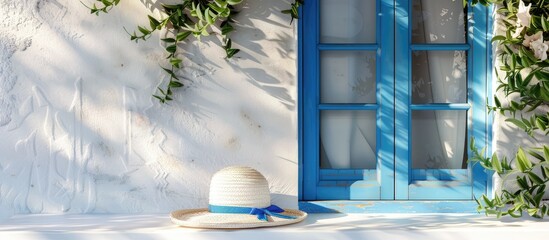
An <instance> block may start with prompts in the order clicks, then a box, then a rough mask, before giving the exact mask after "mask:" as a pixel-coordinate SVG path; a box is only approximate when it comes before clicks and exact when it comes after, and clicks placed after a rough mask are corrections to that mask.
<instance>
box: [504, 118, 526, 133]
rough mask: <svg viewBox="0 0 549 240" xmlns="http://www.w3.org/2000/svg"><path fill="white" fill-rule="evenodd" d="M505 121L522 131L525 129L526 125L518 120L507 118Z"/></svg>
mask: <svg viewBox="0 0 549 240" xmlns="http://www.w3.org/2000/svg"><path fill="white" fill-rule="evenodd" d="M505 121H506V122H510V123H512V124H514V125H515V126H517V127H519V128H520V129H522V130H526V128H527V127H526V125H525V124H524V123H523V122H522V121H520V120H518V119H514V118H508V119H505Z"/></svg>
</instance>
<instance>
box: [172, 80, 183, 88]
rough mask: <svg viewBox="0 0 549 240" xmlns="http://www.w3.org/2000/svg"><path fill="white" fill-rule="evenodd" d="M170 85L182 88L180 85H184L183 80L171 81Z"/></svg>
mask: <svg viewBox="0 0 549 240" xmlns="http://www.w3.org/2000/svg"><path fill="white" fill-rule="evenodd" d="M169 86H170V87H173V88H180V87H183V86H184V85H183V83H181V82H177V81H171V82H170V85H169Z"/></svg>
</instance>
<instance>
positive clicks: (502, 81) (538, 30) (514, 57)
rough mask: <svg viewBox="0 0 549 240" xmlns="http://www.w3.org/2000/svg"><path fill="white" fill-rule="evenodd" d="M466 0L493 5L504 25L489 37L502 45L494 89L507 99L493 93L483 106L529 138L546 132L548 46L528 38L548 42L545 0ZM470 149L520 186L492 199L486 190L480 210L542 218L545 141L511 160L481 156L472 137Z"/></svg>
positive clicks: (548, 156)
mask: <svg viewBox="0 0 549 240" xmlns="http://www.w3.org/2000/svg"><path fill="white" fill-rule="evenodd" d="M471 3H472V4H477V3H480V4H483V5H486V6H489V5H492V4H495V5H496V6H497V7H496V9H497V13H498V14H500V15H501V16H502V17H503V18H502V19H501V22H502V23H503V26H504V29H506V30H505V33H504V34H502V35H497V36H494V37H493V38H492V42H493V43H496V44H497V46H498V48H499V49H501V53H499V54H498V56H497V58H498V60H499V62H500V63H501V64H500V65H501V67H500V69H499V71H496V76H497V78H498V87H497V89H496V91H499V92H502V93H503V97H504V98H505V100H506V101H503V99H500V98H499V97H498V96H496V95H494V105H493V106H488V111H489V112H494V113H497V114H501V115H502V116H505V118H506V120H505V121H506V122H508V123H510V124H513V125H514V126H516V127H518V128H519V129H521V130H523V131H524V132H526V133H527V134H528V135H529V136H530V137H534V134H535V133H536V132H538V133H541V134H544V135H548V134H549V112H548V109H549V60H548V59H547V58H546V56H545V59H544V56H543V54H547V49H546V50H545V51H543V48H541V50H540V48H536V47H535V46H533V45H532V44H530V42H531V41H527V39H529V40H532V38H533V37H534V35H536V34H538V35H537V36H536V37H538V39H539V41H538V44H539V43H540V42H541V44H549V42H543V41H541V40H542V39H541V38H543V39H546V40H549V1H545V0H524V1H522V4H523V5H522V10H521V6H520V5H521V0H472V2H471ZM464 4H466V1H464ZM526 6H530V8H529V11H525V10H524V9H527V8H526ZM521 11H522V12H521ZM525 13H528V14H527V15H529V17H528V18H523V19H529V22H525V23H523V22H522V21H520V22H519V15H521V16H525ZM538 46H542V45H538ZM542 47H543V46H542ZM498 72H499V73H498ZM504 102H505V103H504ZM470 149H471V151H472V153H473V156H472V157H471V158H470V159H469V161H471V162H473V163H479V164H480V165H481V166H482V167H484V168H485V169H487V170H492V171H494V172H495V173H496V174H498V175H499V176H501V177H502V179H503V182H504V183H506V182H510V181H515V182H516V183H517V185H518V187H519V188H518V190H516V191H514V192H510V191H509V190H502V191H501V193H499V194H496V195H495V196H494V197H493V198H492V199H490V198H489V197H487V196H486V195H483V196H482V197H481V198H480V199H475V200H476V201H477V204H478V208H477V210H478V211H479V212H480V211H483V212H485V213H486V214H487V215H496V216H497V217H501V216H505V215H509V216H512V217H521V216H522V215H523V213H524V212H526V213H527V214H528V215H530V216H532V217H536V218H543V217H544V216H546V215H548V214H549V204H548V203H547V202H544V201H543V195H544V194H545V188H546V185H547V182H548V181H549V147H548V145H545V144H542V146H540V147H537V148H533V149H531V150H528V151H525V150H524V149H523V148H522V147H519V149H518V151H517V152H516V154H515V156H514V157H513V159H511V160H509V159H508V158H507V157H505V156H503V157H498V156H497V155H496V154H493V155H492V156H491V157H486V156H485V148H483V149H482V150H479V149H478V148H477V146H475V143H474V139H473V140H472V141H471V145H470ZM530 159H532V160H530ZM511 162H513V163H514V164H512V163H511ZM511 176H514V177H511ZM510 178H511V179H510Z"/></svg>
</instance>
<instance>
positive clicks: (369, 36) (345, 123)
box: [320, 0, 376, 169]
mask: <svg viewBox="0 0 549 240" xmlns="http://www.w3.org/2000/svg"><path fill="white" fill-rule="evenodd" d="M320 3H321V10H320V11H321V12H320V16H321V20H320V22H321V31H320V32H321V36H320V41H321V42H323V43H375V41H376V40H375V39H376V32H375V31H376V27H375V26H376V22H375V19H376V12H375V11H376V10H375V9H376V7H375V1H372V0H370V1H365V0H321V1H320ZM320 62H321V63H320V68H321V81H322V83H321V102H322V103H374V102H375V52H371V53H368V52H329V51H326V52H324V53H323V54H321V61H320ZM372 113H373V114H372ZM320 121H321V127H320V139H321V144H322V145H321V149H322V150H323V152H322V153H321V155H322V156H323V157H321V159H322V160H321V161H322V162H321V167H323V168H334V169H344V168H357V169H372V168H375V164H376V162H375V161H376V154H375V152H376V127H375V126H376V125H375V121H376V117H375V111H372V112H371V113H366V112H358V111H350V112H349V111H323V113H322V114H321V119H320Z"/></svg>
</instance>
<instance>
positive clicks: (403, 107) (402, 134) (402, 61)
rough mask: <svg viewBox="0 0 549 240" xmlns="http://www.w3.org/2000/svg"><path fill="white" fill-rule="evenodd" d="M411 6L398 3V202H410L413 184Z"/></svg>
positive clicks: (396, 141) (399, 0)
mask: <svg viewBox="0 0 549 240" xmlns="http://www.w3.org/2000/svg"><path fill="white" fill-rule="evenodd" d="M410 7H411V6H410V2H409V1H408V0H396V11H395V14H396V15H395V18H396V29H395V38H396V39H398V41H396V42H395V54H396V56H395V59H398V64H396V62H395V64H394V65H395V97H394V99H395V120H394V121H395V141H394V142H395V143H394V144H395V199H397V200H407V199H408V184H409V183H410V180H411V179H410V174H409V172H410V169H411V168H410V162H409V159H410V156H409V155H410V150H411V148H410V146H409V143H408V142H409V139H410V113H411V112H410V109H409V105H410V103H411V99H410V98H411V97H410V94H409V92H410V89H411V88H410V84H411V81H409V79H410V76H411V71H410V69H411V56H410V48H409V46H410V42H411V30H410V28H409V23H410V16H409V14H408V13H409V9H410Z"/></svg>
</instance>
